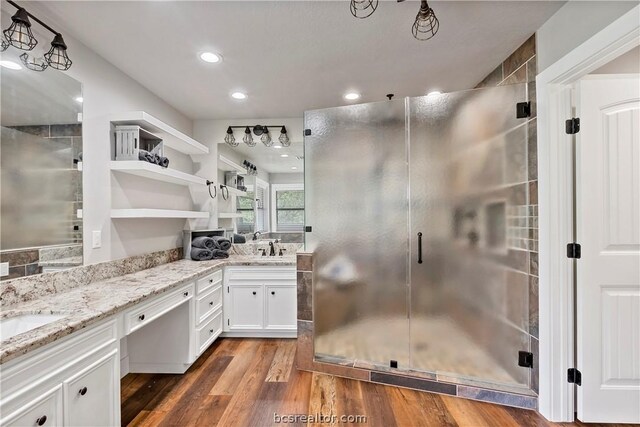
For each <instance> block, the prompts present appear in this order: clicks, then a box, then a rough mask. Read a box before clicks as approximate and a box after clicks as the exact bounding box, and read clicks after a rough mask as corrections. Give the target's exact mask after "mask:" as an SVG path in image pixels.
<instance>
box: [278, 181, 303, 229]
mask: <svg viewBox="0 0 640 427" xmlns="http://www.w3.org/2000/svg"><path fill="white" fill-rule="evenodd" d="M273 194H274V199H275V203H274V207H275V209H274V210H275V215H274V220H273V223H274V226H275V231H280V232H282V231H303V229H304V190H303V189H302V184H289V185H277V184H275V185H273Z"/></svg>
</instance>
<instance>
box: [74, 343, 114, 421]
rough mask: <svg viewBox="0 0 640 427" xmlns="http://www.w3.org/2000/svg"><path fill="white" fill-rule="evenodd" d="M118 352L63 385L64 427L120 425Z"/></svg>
mask: <svg viewBox="0 0 640 427" xmlns="http://www.w3.org/2000/svg"><path fill="white" fill-rule="evenodd" d="M117 358H118V350H113V351H112V352H110V353H109V354H108V355H106V356H105V357H103V358H101V359H99V360H98V361H96V362H95V363H93V364H91V365H90V366H88V367H87V368H86V369H84V370H82V371H81V372H79V373H78V374H76V375H74V376H73V377H71V378H70V379H68V380H67V381H65V382H64V383H63V387H64V418H65V425H67V426H94V427H95V426H113V425H116V424H119V423H120V420H119V418H120V417H119V412H120V396H119V388H120V387H119V385H118V383H119V375H117V374H118V373H119V371H118V372H117V371H116V369H117V367H118V363H117V362H118V359H117Z"/></svg>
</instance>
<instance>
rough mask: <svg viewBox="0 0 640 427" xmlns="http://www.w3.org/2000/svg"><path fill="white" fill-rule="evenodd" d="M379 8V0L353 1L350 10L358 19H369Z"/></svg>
mask: <svg viewBox="0 0 640 427" xmlns="http://www.w3.org/2000/svg"><path fill="white" fill-rule="evenodd" d="M377 8H378V0H351V4H350V5H349V9H350V10H351V14H352V15H353V16H355V17H356V18H360V19H364V18H368V17H369V16H371V15H372V14H373V12H375V11H376V9H377Z"/></svg>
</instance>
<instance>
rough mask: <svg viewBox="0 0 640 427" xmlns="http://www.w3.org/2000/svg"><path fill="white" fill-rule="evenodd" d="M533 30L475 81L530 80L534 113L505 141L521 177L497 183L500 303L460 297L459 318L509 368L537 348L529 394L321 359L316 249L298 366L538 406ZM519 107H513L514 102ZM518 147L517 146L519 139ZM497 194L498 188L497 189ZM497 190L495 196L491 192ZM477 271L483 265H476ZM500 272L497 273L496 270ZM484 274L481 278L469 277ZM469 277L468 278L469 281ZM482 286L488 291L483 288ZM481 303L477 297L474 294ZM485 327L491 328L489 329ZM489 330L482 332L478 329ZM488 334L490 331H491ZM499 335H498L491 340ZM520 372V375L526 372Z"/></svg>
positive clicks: (305, 284)
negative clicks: (521, 132) (501, 205)
mask: <svg viewBox="0 0 640 427" xmlns="http://www.w3.org/2000/svg"><path fill="white" fill-rule="evenodd" d="M535 75H536V56H535V37H534V36H532V37H531V38H530V39H528V40H527V41H526V42H525V43H523V44H522V46H520V47H519V48H518V49H517V50H516V51H515V52H514V53H513V54H512V55H510V56H509V57H508V58H507V59H506V60H505V61H504V62H503V63H501V64H500V65H499V66H498V67H497V68H496V69H495V70H494V71H493V72H491V73H490V74H489V75H488V76H487V77H486V78H485V79H483V80H482V82H481V83H479V84H478V86H477V87H490V86H498V85H505V84H514V83H527V91H528V98H529V100H530V101H531V107H532V108H531V110H532V114H531V120H530V121H529V122H528V124H527V125H526V126H527V132H526V141H523V142H522V143H519V144H517V147H518V148H517V149H510V147H509V145H507V147H506V148H505V153H504V154H505V157H506V162H507V169H508V167H510V166H512V167H514V166H513V165H518V166H517V167H518V168H520V169H522V168H524V169H525V170H524V171H522V170H520V173H519V176H523V177H524V178H523V179H518V180H516V181H514V182H510V183H509V184H508V185H505V186H503V187H502V188H500V189H499V192H500V198H502V199H505V200H506V201H507V203H506V212H505V213H506V242H507V243H506V244H507V247H506V248H505V251H504V253H503V254H499V255H496V256H488V257H487V260H486V261H487V262H488V263H492V264H495V265H496V266H497V268H496V271H497V272H498V275H499V277H500V278H501V279H500V280H498V281H497V283H496V285H497V286H493V287H492V289H494V290H495V295H492V296H491V297H495V298H492V299H493V301H494V302H497V304H498V305H500V306H501V310H499V311H498V312H497V315H495V314H496V311H493V312H492V313H487V312H488V311H489V310H485V312H484V313H478V312H477V311H474V310H473V306H474V303H472V304H468V306H469V307H470V309H465V308H464V306H465V304H464V301H462V303H460V302H459V301H458V302H456V303H455V304H454V305H455V306H456V307H461V309H458V310H452V311H453V312H455V315H456V317H457V319H456V320H457V321H458V322H459V323H460V324H461V325H464V327H465V329H466V330H467V332H468V333H469V335H471V336H474V335H476V338H478V341H479V342H484V343H485V344H487V343H488V344H489V346H488V350H489V351H491V352H492V354H493V356H494V357H495V358H496V359H497V360H498V361H499V362H500V363H501V365H503V366H504V367H505V368H507V369H512V371H513V372H514V374H517V375H518V376H520V377H522V375H523V368H521V367H517V352H515V353H514V352H513V351H511V350H509V351H505V346H506V344H507V342H504V341H505V340H506V341H509V343H508V344H509V346H508V347H509V348H518V349H522V350H528V349H529V350H530V351H531V352H532V353H533V354H534V367H533V369H530V370H527V369H526V368H525V370H524V372H526V373H527V375H528V378H526V379H528V382H529V384H530V386H531V391H532V392H533V393H534V394H530V393H521V392H518V391H517V390H515V391H514V390H509V389H508V388H502V389H500V390H498V389H492V388H493V387H492V386H491V384H480V383H477V384H473V383H470V382H469V381H467V382H465V384H462V383H456V380H455V379H454V378H448V379H444V378H442V379H441V378H440V377H439V376H436V375H429V374H428V373H419V372H411V371H409V372H408V371H406V370H405V371H402V372H401V371H399V370H394V369H391V368H389V369H384V370H383V369H381V368H380V367H371V368H367V367H364V366H360V365H358V366H356V365H355V364H353V363H350V362H347V361H344V360H339V359H336V360H330V359H329V358H324V357H323V358H319V357H317V356H316V355H315V354H314V347H313V341H314V319H313V309H312V307H313V285H314V284H313V254H311V253H308V254H304V253H301V254H299V255H298V354H297V366H298V369H302V370H308V371H317V372H324V373H328V374H332V375H338V376H344V377H349V378H354V379H359V380H365V381H372V382H379V383H385V384H392V385H398V386H404V387H409V388H415V389H419V390H424V391H432V392H437V393H444V394H451V395H457V396H460V397H466V398H471V399H477V400H485V401H490V402H495V403H501V404H506V405H510V406H518V407H524V408H530V409H531V408H536V407H537V398H536V396H535V393H537V392H538V278H537V276H538V255H537V250H538V249H537V245H538V232H537V141H536V120H535V116H536V106H535ZM514 114H515V106H514ZM514 146H515V145H514ZM494 196H495V195H494ZM492 197H493V196H492ZM475 273H477V271H476V272H475ZM496 277H497V276H496ZM474 279H475V280H476V281H477V280H478V278H477V277H475V278H471V280H472V281H473V280H474ZM468 284H469V283H467V285H468ZM483 292H484V291H483ZM475 305H476V306H477V301H475ZM487 331H490V333H489V334H487ZM480 335H484V336H480ZM487 335H489V336H488V337H487ZM493 336H495V337H496V338H495V339H493ZM520 379H522V378H520Z"/></svg>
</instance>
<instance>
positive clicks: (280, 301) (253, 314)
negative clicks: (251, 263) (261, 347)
mask: <svg viewBox="0 0 640 427" xmlns="http://www.w3.org/2000/svg"><path fill="white" fill-rule="evenodd" d="M296 301H297V299H296V270H295V267H293V266H291V267H227V268H226V269H225V271H224V318H225V322H224V335H225V336H228V337H274V338H275V337H283V338H290V337H295V336H296V312H297V302H296Z"/></svg>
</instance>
